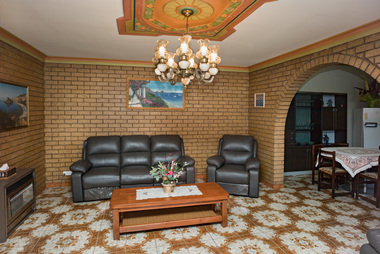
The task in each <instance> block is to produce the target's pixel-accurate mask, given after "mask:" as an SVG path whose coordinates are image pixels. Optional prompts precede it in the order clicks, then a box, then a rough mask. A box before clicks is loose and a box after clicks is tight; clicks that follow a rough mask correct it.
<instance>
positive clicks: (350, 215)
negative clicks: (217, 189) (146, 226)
mask: <svg viewBox="0 0 380 254" xmlns="http://www.w3.org/2000/svg"><path fill="white" fill-rule="evenodd" d="M310 178H311V177H310V176H292V177H286V178H285V188H283V189H280V190H273V189H271V188H269V187H267V186H265V185H263V184H260V197H259V198H256V199H254V198H248V197H239V196H232V195H231V196H230V198H229V201H228V226H227V227H225V228H223V227H222V226H221V225H220V224H210V225H203V226H193V227H184V228H175V229H169V230H156V231H149V232H142V233H133V234H122V235H121V238H120V240H118V241H115V240H113V237H112V213H111V211H110V209H109V201H97V202H84V203H79V204H74V203H73V202H72V200H71V190H70V188H68V187H64V188H49V189H46V190H45V191H43V193H41V194H40V195H38V196H37V210H36V212H34V213H33V214H32V215H31V216H30V217H29V218H28V219H27V220H26V221H24V223H23V224H22V225H21V226H20V227H19V228H18V229H17V230H15V231H14V232H13V233H12V235H11V236H10V237H9V239H8V240H7V242H5V243H2V244H0V253H81V254H86V253H91V254H93V253H96V254H103V253H116V254H120V253H149V254H156V253H178V254H183V253H185V254H194V253H207V254H208V253H223V254H224V253H239V254H242V253H318V254H321V253H326V254H330V253H342V254H346V253H355V254H357V253H358V252H359V249H360V246H361V245H362V244H364V243H366V242H367V239H366V235H365V233H366V231H367V230H368V229H369V228H376V227H377V228H380V210H379V209H376V208H375V206H374V205H372V204H370V203H368V202H366V201H362V200H356V199H353V198H351V197H350V196H347V197H338V198H336V199H331V196H330V192H329V191H328V190H323V191H318V190H317V186H316V185H311V184H310Z"/></svg>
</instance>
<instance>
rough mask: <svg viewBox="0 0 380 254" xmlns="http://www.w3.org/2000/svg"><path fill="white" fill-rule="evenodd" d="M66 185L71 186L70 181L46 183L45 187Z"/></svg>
mask: <svg viewBox="0 0 380 254" xmlns="http://www.w3.org/2000/svg"><path fill="white" fill-rule="evenodd" d="M66 186H71V182H62V183H47V184H46V187H45V188H56V187H66ZM45 188H44V189H45Z"/></svg>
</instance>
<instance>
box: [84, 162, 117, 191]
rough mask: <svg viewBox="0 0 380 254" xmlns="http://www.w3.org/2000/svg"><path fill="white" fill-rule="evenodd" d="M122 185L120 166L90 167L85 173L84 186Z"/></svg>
mask: <svg viewBox="0 0 380 254" xmlns="http://www.w3.org/2000/svg"><path fill="white" fill-rule="evenodd" d="M117 186H120V173H119V168H118V167H98V168H92V169H90V170H89V171H88V172H87V173H86V174H84V175H83V188H84V189H90V188H96V187H117Z"/></svg>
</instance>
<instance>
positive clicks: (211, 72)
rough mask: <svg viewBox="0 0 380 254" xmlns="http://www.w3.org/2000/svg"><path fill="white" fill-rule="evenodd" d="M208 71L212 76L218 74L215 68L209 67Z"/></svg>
mask: <svg viewBox="0 0 380 254" xmlns="http://www.w3.org/2000/svg"><path fill="white" fill-rule="evenodd" d="M208 71H209V72H210V75H212V76H215V75H216V74H218V69H217V68H210V69H209V70H208Z"/></svg>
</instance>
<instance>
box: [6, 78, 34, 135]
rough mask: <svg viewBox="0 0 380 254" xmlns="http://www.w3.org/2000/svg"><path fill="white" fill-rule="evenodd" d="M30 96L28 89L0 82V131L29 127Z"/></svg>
mask: <svg viewBox="0 0 380 254" xmlns="http://www.w3.org/2000/svg"><path fill="white" fill-rule="evenodd" d="M28 96H29V94H28V88H27V87H24V86H19V85H14V84H9V83H3V82H0V131H2V130H6V129H11V128H17V127H25V126H28V125H29V97H28Z"/></svg>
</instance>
